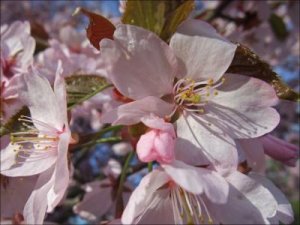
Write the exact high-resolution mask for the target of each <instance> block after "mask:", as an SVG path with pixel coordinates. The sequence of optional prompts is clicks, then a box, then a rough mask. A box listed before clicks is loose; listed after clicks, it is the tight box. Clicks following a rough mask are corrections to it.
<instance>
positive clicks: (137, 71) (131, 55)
mask: <svg viewBox="0 0 300 225" xmlns="http://www.w3.org/2000/svg"><path fill="white" fill-rule="evenodd" d="M100 49H101V58H103V60H104V61H105V66H106V68H107V71H108V72H107V73H108V77H109V78H110V79H111V81H112V83H113V84H114V85H115V86H116V87H117V89H118V90H119V91H120V92H121V93H122V94H123V95H125V96H127V97H129V98H132V99H135V100H137V99H142V98H144V97H146V96H156V97H161V96H163V95H165V94H169V93H171V92H172V86H173V80H174V76H175V74H176V73H177V59H176V56H175V55H174V53H173V52H172V50H171V49H170V48H169V46H168V45H167V44H166V43H165V42H163V41H162V40H160V39H159V37H157V36H156V35H155V34H154V33H151V32H149V31H147V30H145V29H143V28H140V27H137V26H131V25H119V26H118V27H117V29H116V31H115V33H114V41H112V40H108V39H104V40H102V41H101V42H100ZM128 87H130V88H128Z"/></svg>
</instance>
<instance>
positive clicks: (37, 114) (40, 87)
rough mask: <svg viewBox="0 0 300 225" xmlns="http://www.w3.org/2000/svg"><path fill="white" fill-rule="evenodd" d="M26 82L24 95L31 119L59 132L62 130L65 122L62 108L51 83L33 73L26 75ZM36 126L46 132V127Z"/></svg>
mask: <svg viewBox="0 0 300 225" xmlns="http://www.w3.org/2000/svg"><path fill="white" fill-rule="evenodd" d="M25 82H26V85H27V92H25V94H24V101H25V102H26V104H27V105H28V107H29V110H30V113H31V117H32V118H33V119H35V120H39V121H41V122H44V123H46V124H48V125H50V126H52V127H54V128H56V129H57V130H62V128H63V125H64V122H65V121H64V120H63V117H61V107H60V105H59V103H58V101H57V98H56V95H55V94H54V92H53V90H52V88H51V86H50V83H49V81H48V80H47V79H46V78H44V77H41V76H39V75H37V74H36V73H35V72H34V71H32V73H30V74H25ZM35 126H36V127H37V128H38V129H41V130H45V127H41V126H40V125H38V124H37V123H35Z"/></svg>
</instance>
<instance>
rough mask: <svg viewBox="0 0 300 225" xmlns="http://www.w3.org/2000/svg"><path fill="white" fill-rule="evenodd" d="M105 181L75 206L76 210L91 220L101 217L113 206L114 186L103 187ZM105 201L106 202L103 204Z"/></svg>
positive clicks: (99, 183)
mask: <svg viewBox="0 0 300 225" xmlns="http://www.w3.org/2000/svg"><path fill="white" fill-rule="evenodd" d="M102 183H103V182H97V184H98V185H97V186H95V187H94V188H93V190H91V191H90V192H87V193H86V194H85V195H84V198H83V200H82V201H81V202H80V203H79V204H77V205H76V206H75V207H74V212H75V213H78V214H79V215H80V216H81V217H83V218H85V219H88V220H89V221H95V220H97V219H100V218H101V217H102V216H103V215H104V214H105V213H106V212H107V211H108V210H109V209H110V207H111V206H112V188H111V187H101V184H102ZM103 203H105V204H103Z"/></svg>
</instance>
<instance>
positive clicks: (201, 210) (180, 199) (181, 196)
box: [171, 186, 213, 224]
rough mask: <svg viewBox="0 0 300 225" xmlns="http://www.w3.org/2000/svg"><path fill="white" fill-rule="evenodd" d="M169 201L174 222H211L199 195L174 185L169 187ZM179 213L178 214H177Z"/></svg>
mask: <svg viewBox="0 0 300 225" xmlns="http://www.w3.org/2000/svg"><path fill="white" fill-rule="evenodd" d="M171 201H172V206H173V210H174V213H176V215H177V216H176V215H175V216H174V218H175V220H178V221H175V223H176V224H182V223H186V224H213V220H212V218H211V215H210V213H209V211H208V208H207V207H206V205H205V202H204V201H203V200H202V198H201V196H200V195H195V194H191V193H189V192H186V191H185V190H183V189H182V188H180V187H178V186H176V187H174V188H172V189H171ZM178 215H179V216H178Z"/></svg>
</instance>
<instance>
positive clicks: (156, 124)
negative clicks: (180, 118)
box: [141, 115, 176, 137]
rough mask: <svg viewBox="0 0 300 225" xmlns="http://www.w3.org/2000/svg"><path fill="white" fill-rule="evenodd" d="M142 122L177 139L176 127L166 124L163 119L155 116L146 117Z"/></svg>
mask: <svg viewBox="0 0 300 225" xmlns="http://www.w3.org/2000/svg"><path fill="white" fill-rule="evenodd" d="M141 121H142V122H143V123H144V124H145V125H146V126H147V127H150V128H153V129H157V130H161V131H165V132H168V133H170V134H171V135H172V136H173V137H175V136H176V135H175V131H174V126H173V125H172V124H171V123H166V122H165V121H164V120H163V119H162V118H159V117H157V116H154V115H149V116H144V117H143V118H142V119H141Z"/></svg>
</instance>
